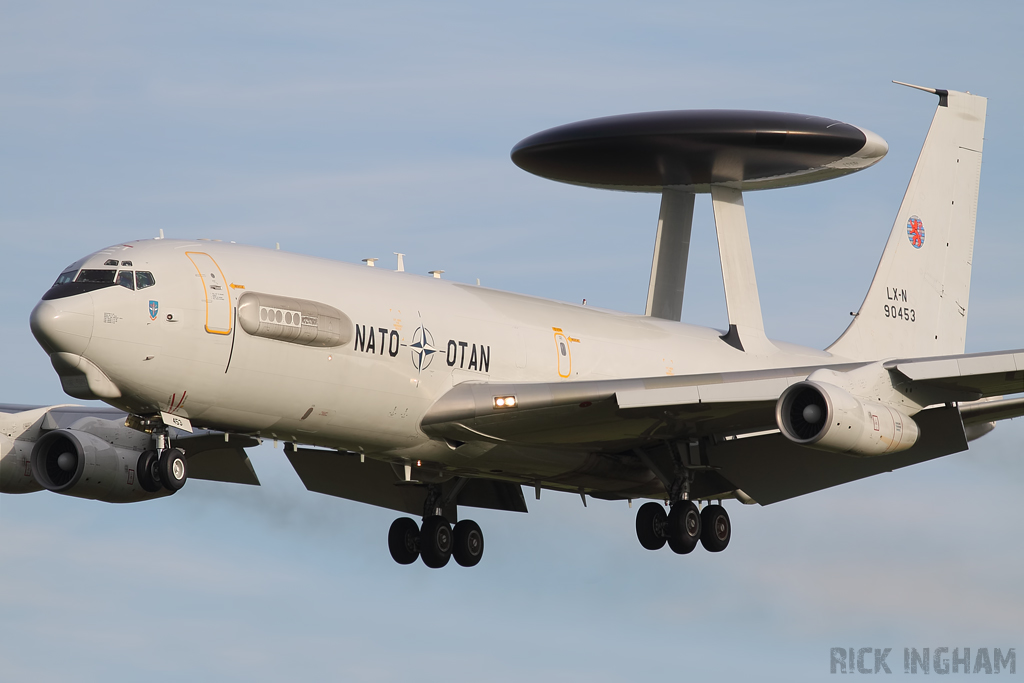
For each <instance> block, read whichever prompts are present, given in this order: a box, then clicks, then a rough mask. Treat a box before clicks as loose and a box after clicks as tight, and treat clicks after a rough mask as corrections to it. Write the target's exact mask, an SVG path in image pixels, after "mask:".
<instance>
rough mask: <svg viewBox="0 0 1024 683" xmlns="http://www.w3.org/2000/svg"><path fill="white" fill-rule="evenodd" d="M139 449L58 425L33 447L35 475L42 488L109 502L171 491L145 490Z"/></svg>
mask: <svg viewBox="0 0 1024 683" xmlns="http://www.w3.org/2000/svg"><path fill="white" fill-rule="evenodd" d="M139 455H140V453H139V452H138V451H135V450H131V449H128V448H118V447H116V446H112V445H110V444H109V443H107V442H106V441H104V440H103V439H101V438H99V437H97V436H94V435H92V434H89V433H88V432H82V431H78V430H75V429H57V430H54V431H51V432H48V433H47V434H45V435H43V436H42V437H40V439H39V440H38V441H36V445H35V447H34V448H33V449H32V476H33V478H34V479H35V480H36V482H38V483H39V484H40V485H42V487H43V488H45V489H47V490H49V491H53V492H54V493H61V494H64V495H66V496H77V497H78V498H91V499H93V500H102V501H105V502H107V503H132V502H136V501H140V500H150V499H152V498H160V497H161V496H166V495H170V494H171V493H173V492H172V491H168V490H166V489H160V490H159V491H157V492H155V493H150V492H148V491H146V490H145V489H144V488H143V487H142V486H141V485H140V483H139V479H138V476H137V472H136V471H135V469H136V467H137V466H138V462H139Z"/></svg>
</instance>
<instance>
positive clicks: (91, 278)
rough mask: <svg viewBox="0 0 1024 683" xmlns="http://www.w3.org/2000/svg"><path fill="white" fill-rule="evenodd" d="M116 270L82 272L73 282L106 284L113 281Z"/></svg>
mask: <svg viewBox="0 0 1024 683" xmlns="http://www.w3.org/2000/svg"><path fill="white" fill-rule="evenodd" d="M116 274H117V271H116V270H83V271H82V272H81V273H79V274H78V278H77V279H76V280H75V282H98V283H103V284H106V283H108V282H113V281H114V275H116Z"/></svg>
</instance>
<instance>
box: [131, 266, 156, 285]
mask: <svg viewBox="0 0 1024 683" xmlns="http://www.w3.org/2000/svg"><path fill="white" fill-rule="evenodd" d="M155 284H156V278H155V277H153V273H150V272H149V271H147V270H140V271H137V272H136V273H135V286H136V287H137V288H138V289H145V288H146V287H152V286H153V285H155Z"/></svg>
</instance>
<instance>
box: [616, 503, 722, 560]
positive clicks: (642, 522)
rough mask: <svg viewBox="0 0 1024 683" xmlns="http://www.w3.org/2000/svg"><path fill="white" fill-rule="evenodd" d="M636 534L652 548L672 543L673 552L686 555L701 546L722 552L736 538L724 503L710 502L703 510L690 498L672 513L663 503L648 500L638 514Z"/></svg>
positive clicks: (714, 551)
mask: <svg viewBox="0 0 1024 683" xmlns="http://www.w3.org/2000/svg"><path fill="white" fill-rule="evenodd" d="M636 537H637V538H638V539H639V540H640V545H642V546H643V547H645V548H647V549H648V550H658V549H659V548H662V547H664V545H665V544H666V543H668V547H670V548H672V550H673V552H676V553H678V554H680V555H685V554H687V553H689V552H691V551H692V550H693V549H694V548H696V547H697V541H700V544H701V545H703V546H704V549H705V550H707V551H708V552H712V553H720V552H722V551H723V550H725V549H726V547H727V546H728V545H729V540H730V539H731V538H732V523H731V522H730V521H729V513H728V512H726V511H725V508H724V507H722V506H721V505H717V504H715V505H707V506H705V507H704V509H703V510H701V511H700V512H698V511H697V506H696V505H694V504H693V502H692V501H689V500H680V501H677V502H676V503H675V504H674V505H673V506H672V507H671V511H670V512H669V513H667V514H666V513H665V507H664V506H663V505H661V503H644V504H643V505H641V506H640V509H639V510H638V511H637V513H636Z"/></svg>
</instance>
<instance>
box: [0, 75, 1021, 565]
mask: <svg viewBox="0 0 1024 683" xmlns="http://www.w3.org/2000/svg"><path fill="white" fill-rule="evenodd" d="M913 87H917V86H913ZM920 89H922V90H926V91H928V92H930V93H932V94H934V95H937V96H938V99H939V103H938V108H937V110H936V112H935V115H934V118H933V120H932V123H931V128H930V129H929V131H928V134H927V137H926V139H925V143H924V147H923V149H922V150H921V155H920V158H919V159H918V162H917V166H916V168H915V169H914V173H913V176H912V178H911V180H910V185H909V187H908V189H907V192H906V195H905V197H904V199H903V203H902V205H901V206H900V208H899V212H898V213H897V215H896V220H895V223H894V226H893V229H892V232H891V234H890V236H889V240H888V242H887V244H886V246H885V250H884V252H883V253H882V257H881V262H880V263H879V265H878V269H877V272H876V274H875V277H874V280H873V281H872V283H871V286H870V288H869V289H868V292H867V296H866V297H865V299H864V302H863V304H862V305H861V307H860V310H859V311H858V312H857V313H856V314H855V317H854V318H853V320H852V322H851V323H850V325H849V327H848V328H847V329H846V331H845V332H844V333H843V334H842V336H840V337H839V339H838V340H837V341H836V342H835V343H833V344H832V345H831V346H830V347H828V348H827V349H825V350H823V351H822V350H818V349H811V348H804V347H800V346H796V345H793V344H788V343H783V342H779V341H773V340H770V339H768V338H767V337H766V335H765V333H764V326H763V324H762V318H761V309H760V304H759V300H758V293H757V285H756V281H755V277H754V267H753V258H752V255H751V249H750V242H749V238H748V230H747V223H746V216H745V211H744V206H743V193H744V192H748V191H753V190H759V189H770V188H781V187H787V186H791V185H797V184H802V183H809V182H815V181H820V180H825V179H829V178H834V177H837V176H841V175H844V174H847V173H851V172H854V171H858V170H860V169H863V168H866V167H868V166H871V165H872V164H874V163H876V162H877V161H879V160H880V159H881V158H882V157H883V156H884V155H885V153H886V151H887V150H888V147H887V145H886V143H885V142H884V140H882V139H881V138H880V137H879V136H877V135H875V134H873V133H871V132H869V131H866V130H863V129H860V128H857V127H855V126H852V125H849V124H845V123H841V122H839V121H834V120H831V119H823V118H818V117H812V116H801V115H795V114H781V113H774V112H750V111H674V112H654V113H647V114H633V115H625V116H616V117H609V118H603V119H593V120H589V121H583V122H579V123H575V124H570V125H567V126H562V127H559V128H554V129H551V130H548V131H544V132H542V133H538V134H537V135H534V136H532V137H529V138H527V139H525V140H523V141H522V142H520V143H519V144H518V145H517V146H516V147H515V149H514V150H513V152H512V160H513V162H514V163H516V164H517V165H518V166H520V167H522V168H524V169H526V170H528V171H530V172H533V173H536V174H538V175H541V176H543V177H547V178H551V179H554V180H558V181H562V182H568V183H574V184H579V185H586V186H591V187H598V188H606V189H617V190H626V191H645V192H658V193H661V214H660V217H659V220H658V229H657V236H656V241H655V249H654V259H653V263H652V268H651V279H650V287H649V291H648V296H647V305H646V311H645V314H644V315H631V314H625V313H616V312H611V311H605V310H597V309H594V308H591V307H587V306H583V305H573V304H568V303H561V302H556V301H549V300H544V299H538V298H533V297H528V296H521V295H517V294H511V293H508V292H503V291H496V290H492V289H487V288H484V287H480V286H476V285H469V284H462V283H458V282H451V281H446V280H443V279H439V278H437V277H434V278H431V277H419V276H415V275H412V274H409V273H405V272H394V271H390V270H387V269H384V268H381V267H379V266H378V267H369V268H368V267H366V266H365V265H357V264H348V263H339V262H335V261H330V260H327V259H323V258H316V257H312V256H305V255H299V254H290V253H285V252H282V251H277V250H268V249H261V248H256V247H251V246H242V245H236V244H226V243H223V242H218V241H201V240H172V239H152V240H141V241H135V242H129V243H126V244H118V245H114V246H112V247H108V248H106V249H102V250H100V251H97V252H95V253H93V254H90V255H89V256H86V257H84V258H82V259H80V260H78V261H76V262H75V263H73V264H71V265H70V266H68V267H67V268H65V269H64V270H63V271H62V272H61V273H60V275H59V276H58V278H57V280H56V282H55V283H54V285H53V287H52V288H51V289H50V290H49V291H47V292H46V293H45V294H44V295H43V297H42V300H41V301H40V302H39V304H38V305H37V306H36V307H35V309H34V310H33V312H32V315H31V329H32V332H33V334H34V335H35V337H36V339H37V340H38V341H39V343H40V345H41V346H42V347H43V349H44V350H45V351H46V352H47V353H48V354H49V355H50V358H51V361H52V363H53V366H54V368H55V369H56V371H57V373H58V374H59V376H60V379H61V382H62V386H63V388H64V390H65V391H66V392H67V393H68V394H69V395H71V396H73V397H75V398H79V399H101V400H103V401H105V402H106V403H108V404H109V405H110V406H112V408H110V409H105V410H106V412H104V411H103V410H101V411H98V412H97V411H90V409H85V408H69V407H39V408H36V409H34V410H26V409H23V408H16V407H7V408H6V413H7V414H6V415H2V416H0V421H3V422H4V426H5V429H4V430H3V433H4V436H3V437H2V441H0V443H2V445H3V453H2V455H3V460H2V468H0V473H2V475H3V476H2V477H0V484H2V486H3V488H2V490H4V491H7V492H24V491H30V490H39V489H41V488H45V489H49V490H51V491H55V492H58V493H62V494H68V495H74V496H81V497H85V498H96V499H100V500H107V501H111V502H130V501H138V500H145V499H148V498H154V497H158V496H165V495H168V494H170V493H173V492H174V491H176V490H178V489H180V488H181V487H182V486H183V485H184V484H185V481H186V479H187V478H188V477H189V476H190V473H191V476H202V477H204V478H208V479H217V480H221V481H236V482H241V483H250V484H254V483H258V482H257V480H256V478H255V475H254V474H253V472H252V468H251V466H250V465H249V463H248V460H247V458H246V457H245V454H244V451H243V450H242V449H243V448H244V447H245V446H248V445H251V444H254V443H256V442H257V440H259V439H275V440H281V441H284V442H285V452H286V454H287V457H288V458H289V460H290V462H291V464H292V465H293V466H294V468H295V470H296V472H297V473H298V476H299V477H300V478H301V480H302V481H303V483H304V484H305V485H306V487H307V488H308V489H309V490H312V491H317V492H320V493H325V494H329V495H333V496H340V497H343V498H348V499H352V500H356V501H361V502H365V503H370V504H374V505H379V506H383V507H386V508H391V509H394V510H397V511H400V512H402V513H405V514H409V515H413V516H416V517H421V518H422V521H421V522H420V523H417V521H415V520H414V519H412V518H410V517H401V518H399V519H398V520H396V521H395V523H394V524H393V525H392V527H391V529H390V531H389V535H388V543H389V548H390V551H391V554H392V556H393V558H394V559H395V560H396V561H397V562H399V563H403V564H409V563H412V562H415V561H416V559H418V558H421V559H422V560H423V562H424V563H425V564H426V565H428V566H430V567H435V568H436V567H441V566H444V565H446V564H447V563H448V562H449V560H450V558H451V557H452V556H453V555H454V557H455V559H456V561H457V562H458V563H459V564H461V565H464V566H472V565H475V564H476V563H477V562H479V560H480V558H481V556H482V553H483V534H482V532H481V530H480V527H479V526H478V525H477V524H475V523H474V522H472V521H471V520H468V519H461V520H460V517H461V513H462V512H463V510H462V508H465V507H474V506H476V507H486V508H495V509H502V510H510V511H520V512H525V511H526V500H525V496H524V495H523V488H524V487H526V488H527V490H529V489H535V491H536V495H537V496H538V497H539V496H540V492H541V490H542V489H549V490H554V491H562V492H569V493H572V494H574V495H581V496H583V497H584V502H585V501H586V497H587V496H591V497H594V498H601V499H609V500H633V499H651V500H650V502H646V503H644V504H643V505H641V506H640V507H639V509H638V511H637V516H636V532H637V536H638V539H639V541H640V543H641V545H642V546H643V547H644V548H647V549H650V550H655V549H659V548H662V547H663V546H665V545H666V544H667V545H668V546H669V547H670V548H671V549H672V550H673V551H674V552H676V553H680V554H685V553H689V552H691V551H692V550H694V548H695V547H696V546H697V545H698V543H699V544H701V545H703V546H704V548H706V549H707V550H709V551H712V552H717V551H721V550H724V549H725V547H726V546H727V545H728V544H729V541H730V538H731V524H730V521H729V516H728V514H727V512H726V510H725V507H724V506H723V504H722V502H723V501H725V500H738V501H739V502H741V503H747V504H752V503H759V504H761V505H767V504H771V503H775V502H778V501H782V500H786V499H788V498H792V497H794V496H799V495H802V494H805V493H809V492H811V491H817V490H820V489H823V488H827V487H830V486H835V485H838V484H841V483H844V482H849V481H852V480H855V479H859V478H863V477H867V476H871V475H874V474H878V473H881V472H886V471H891V470H893V469H896V468H900V467H905V466H907V465H911V464H914V463H919V462H922V461H925V460H929V459H932V458H937V457H940V456H943V455H947V454H950V453H956V452H959V451H963V450H965V449H967V448H968V441H970V440H971V439H972V438H976V437H978V436H981V435H983V434H985V433H986V432H987V431H989V430H991V429H992V427H993V426H994V423H995V421H997V420H1000V419H1006V418H1010V417H1015V416H1019V415H1021V414H1024V398H1020V397H1016V398H1014V397H1010V398H1005V396H1006V395H1010V394H1015V393H1020V392H1024V350H1017V351H1000V352H994V353H980V354H965V353H964V350H965V335H966V329H967V314H968V298H969V293H970V277H971V259H972V251H973V247H974V232H975V215H976V210H977V198H978V185H979V178H980V172H981V157H982V139H983V133H984V125H985V113H986V100H985V98H983V97H978V96H976V95H971V94H969V93H962V92H955V91H945V90H936V89H931V88H920ZM702 193H709V194H710V196H711V202H712V204H713V208H714V217H715V225H716V230H717V235H718V246H719V252H720V256H721V265H722V274H723V278H724V283H725V296H726V303H727V307H728V317H729V327H728V329H726V330H716V329H708V328H701V327H695V326H691V325H687V324H684V323H682V322H680V321H679V318H680V312H681V307H682V300H683V289H684V284H685V274H686V263H687V256H688V250H689V241H690V230H691V223H692V215H693V206H694V201H695V197H696V195H697V194H702ZM368 265H370V266H373V265H374V263H373V260H369V261H368ZM399 270H401V268H400V269H399ZM435 275H438V274H437V273H435ZM200 429H201V430H205V431H197V430H200ZM189 432H192V433H191V434H190V433H189ZM225 442H226V443H225ZM453 525H454V527H453Z"/></svg>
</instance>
